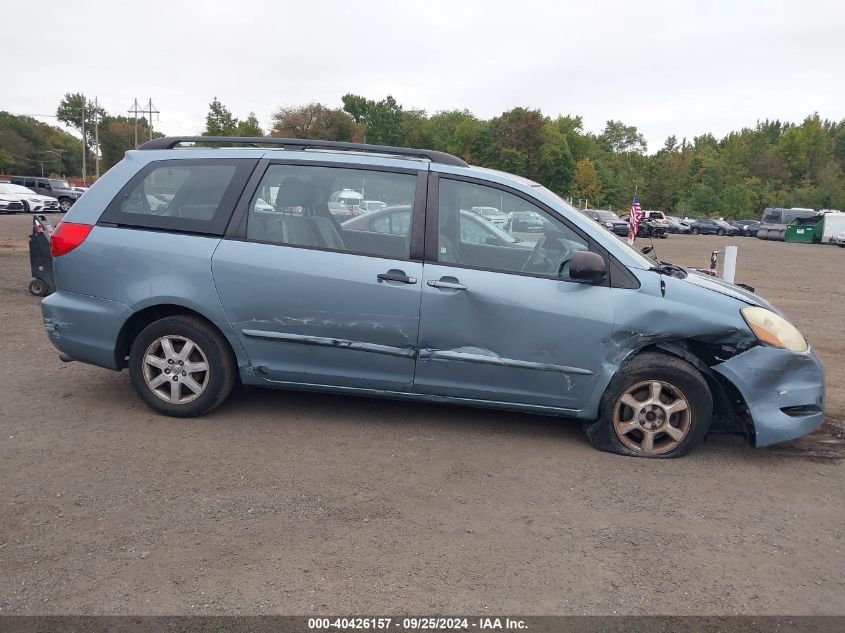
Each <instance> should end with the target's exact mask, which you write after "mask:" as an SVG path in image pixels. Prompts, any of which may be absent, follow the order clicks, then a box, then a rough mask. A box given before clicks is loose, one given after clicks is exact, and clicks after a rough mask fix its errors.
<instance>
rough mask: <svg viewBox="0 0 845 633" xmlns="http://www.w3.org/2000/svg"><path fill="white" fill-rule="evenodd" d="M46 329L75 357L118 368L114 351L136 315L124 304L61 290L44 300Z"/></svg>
mask: <svg viewBox="0 0 845 633" xmlns="http://www.w3.org/2000/svg"><path fill="white" fill-rule="evenodd" d="M41 313H42V315H43V316H44V329H45V330H46V331H47V336H48V337H49V338H50V342H51V343H52V344H53V346H54V347H55V348H56V349H57V350H59V352H62V353H64V354H67V355H68V356H70V357H71V358H73V359H74V360H78V361H82V362H85V363H90V364H92V365H98V366H100V367H106V368H108V369H118V364H117V362H116V361H115V357H114V350H115V345H116V343H117V336H118V333H119V332H120V328H121V326H122V325H123V324H124V323H125V322H126V319H128V318H129V317H130V316H131V315H132V310H131V309H130V308H128V307H127V306H125V305H123V304H122V303H117V302H116V301H109V300H108V299H100V298H97V297H90V296H88V295H80V294H76V293H73V292H67V291H63V290H59V291H57V292H55V293H53V294H51V295H50V296H49V297H47V298H45V299H44V300H43V301H42V302H41Z"/></svg>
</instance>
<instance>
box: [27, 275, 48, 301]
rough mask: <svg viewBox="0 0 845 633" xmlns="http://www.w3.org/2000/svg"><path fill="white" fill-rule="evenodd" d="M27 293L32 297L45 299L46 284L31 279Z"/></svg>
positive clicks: (39, 280)
mask: <svg viewBox="0 0 845 633" xmlns="http://www.w3.org/2000/svg"><path fill="white" fill-rule="evenodd" d="M29 293H30V294H31V295H33V296H34V297H46V296H47V294H48V292H47V284H46V283H44V281H43V280H41V279H33V280H32V281H30V282H29Z"/></svg>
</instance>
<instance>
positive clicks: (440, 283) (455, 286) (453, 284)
mask: <svg viewBox="0 0 845 633" xmlns="http://www.w3.org/2000/svg"><path fill="white" fill-rule="evenodd" d="M426 283H427V284H428V285H429V286H431V287H432V288H447V289H449V290H466V289H467V287H466V286H465V285H463V284H462V283H459V282H458V281H457V280H455V281H444V280H443V279H429V280H428V281H427V282H426Z"/></svg>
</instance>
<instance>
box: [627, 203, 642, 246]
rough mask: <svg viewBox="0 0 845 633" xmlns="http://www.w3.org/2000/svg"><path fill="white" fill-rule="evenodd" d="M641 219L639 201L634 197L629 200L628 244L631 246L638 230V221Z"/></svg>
mask: <svg viewBox="0 0 845 633" xmlns="http://www.w3.org/2000/svg"><path fill="white" fill-rule="evenodd" d="M642 219H643V210H642V209H641V208H640V199H639V198H638V197H637V196H634V199H633V200H631V215H630V216H629V218H628V243H629V244H633V243H634V238H635V237H637V231H639V229H640V221H641V220H642Z"/></svg>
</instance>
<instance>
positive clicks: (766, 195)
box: [0, 93, 845, 217]
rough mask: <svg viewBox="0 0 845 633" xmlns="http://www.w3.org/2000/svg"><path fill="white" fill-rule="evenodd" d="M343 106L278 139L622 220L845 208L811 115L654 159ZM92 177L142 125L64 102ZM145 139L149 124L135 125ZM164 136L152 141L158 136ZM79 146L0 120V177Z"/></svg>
mask: <svg viewBox="0 0 845 633" xmlns="http://www.w3.org/2000/svg"><path fill="white" fill-rule="evenodd" d="M341 101H342V106H341V107H331V106H327V105H324V104H321V103H309V104H306V105H300V106H292V107H282V108H279V109H278V110H277V111H276V112H275V113H274V115H273V118H272V122H271V129H270V130H268V132H269V134H270V135H271V136H276V137H285V138H311V139H321V140H337V141H352V142H365V143H371V144H376V145H394V146H405V147H418V148H423V149H434V150H439V151H444V152H448V153H450V154H454V155H456V156H459V157H461V158H463V159H464V160H466V161H467V162H468V163H470V164H473V165H479V166H483V167H490V168H493V169H500V170H503V171H507V172H511V173H515V174H519V175H521V176H525V177H526V178H530V179H532V180H535V181H537V182H540V183H542V184H543V185H545V186H547V187H548V188H550V189H551V190H553V191H555V192H556V193H558V194H560V195H561V196H563V197H567V198H572V200H573V203H575V204H579V203H580V205H581V206H584V205H589V206H590V207H604V208H612V209H614V210H618V211H622V210H626V209H627V208H628V207H629V206H630V203H631V196H632V194H633V193H634V192H635V191H636V192H637V194H638V195H639V197H640V200H641V203H642V205H643V208H650V209H662V210H664V211H669V212H672V213H675V214H678V215H685V216H694V217H698V216H717V217H718V216H721V217H754V216H757V215H759V213H760V211H761V210H762V209H763V208H765V207H768V206H781V207H791V206H800V207H810V208H814V209H822V208H832V209H836V208H838V209H843V210H845V176H843V171H845V120H843V121H839V122H836V121H829V120H826V119H821V118H820V117H819V115H818V114H811V115H809V116H808V117H807V118H805V119H804V120H803V121H802V122H800V123H789V122H781V121H777V120H775V121H770V120H766V121H758V122H757V123H756V124H755V125H754V127H745V128H743V129H741V130H739V131H736V132H731V133H730V134H728V135H726V136H724V137H723V138H716V137H715V136H714V135H713V134H703V135H701V136H696V137H694V138H693V139H691V140H690V139H686V138H684V139H681V140H678V139H677V138H676V137H675V136H670V137H669V138H667V139H666V141H665V142H664V144H663V146H662V147H661V148H660V149H658V150H657V151H656V152H654V153H653V154H649V153H648V151H647V150H648V147H647V144H646V141H645V139H644V138H643V135H642V134H641V133H640V132H639V131H638V130H637V128H636V127H635V126H633V125H626V124H625V123H623V122H621V121H608V122H607V123H606V125H605V127H604V129H603V130H602V131H601V132H599V133H594V132H590V131H587V130H585V129H584V125H583V120H582V118H581V117H580V116H574V115H566V116H557V117H550V116H547V115H545V114H543V113H542V112H541V111H540V110H538V109H531V108H522V107H518V108H513V109H512V110H509V111H507V112H503V113H502V114H501V115H499V116H497V117H493V118H490V119H481V118H479V117H476V116H475V115H473V114H472V113H471V112H469V111H467V110H449V111H443V112H437V113H435V114H432V115H429V114H428V113H427V112H426V111H424V110H419V109H414V108H408V107H404V106H402V105H401V104H399V103H398V102H397V101H396V100H395V99H394V98H393V97H391V96H387V97H385V98H384V99H381V100H378V101H376V100H372V99H368V98H366V97H363V96H360V95H355V94H346V95H344V96H343V97H342V99H341ZM83 106H84V109H85V118H86V122H85V146H86V148H87V151H88V152H89V155H88V165H89V167H88V173H89V174H91V173H93V171H94V169H93V158H94V155H95V154H94V152H95V151H96V148H95V143H94V137H93V130H94V125H93V124H94V121H95V119H96V120H98V121H99V148H100V155H101V162H100V171H101V173H102V172H103V171H105V170H107V169H108V168H110V167H111V166H112V165H114V164H115V163H117V162H118V161H119V160H121V158H123V154H124V153H125V152H126V150H129V149H132V148H134V147H135V130H136V124H135V120H134V119H133V118H130V117H125V116H115V115H110V114H108V113H107V112H106V111H105V110H103V109H102V108H96V107H95V104H94V103H92V102H91V101H90V100H88V99H87V98H86V97H85V96H84V95H83V94H81V93H68V94H66V95H65V97H64V98H63V99H62V101H61V103H60V104H59V107H58V108H57V111H56V116H57V120H58V121H60V122H62V123H65V124H66V125H68V126H70V127H71V128H73V129H75V130H76V131H77V133H78V134H79V135H80V136H81V135H82V112H83ZM137 126H138V136H139V140H140V141H141V142H142V141H144V140H147V139H148V138H149V130H150V128H149V122H148V121H147V119H146V118H145V117H140V118H139V119H138V123H137ZM264 133H265V131H264V130H262V128H261V125H260V123H259V121H258V119H257V117H256V116H255V114H254V113H249V115H248V116H247V117H246V118H244V119H239V118H237V117H236V116H234V114H233V113H232V112H231V111H230V110H229V109H228V108H227V107H226V106H225V105H223V104H222V103H221V102H220V100H219V99H217V97H214V99H213V100H212V101H211V103H210V104H209V110H208V114H207V116H206V125H205V130H204V131H203V135H205V136H262V135H264ZM158 136H162V135H161V134H160V133H158V132H155V131H154V132H153V137H158ZM81 163H82V160H81V151H80V140H79V138H77V137H75V136H73V135H71V134H68V133H67V132H65V131H63V130H61V129H60V128H58V127H56V126H50V125H47V124H45V123H40V122H38V121H36V120H35V119H33V118H31V117H26V116H15V115H11V114H9V113H6V112H0V173H7V174H8V173H27V174H30V173H32V174H39V173H40V169H41V168H43V169H44V173H45V174H48V173H49V174H54V175H68V176H79V175H81V171H82V165H81Z"/></svg>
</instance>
